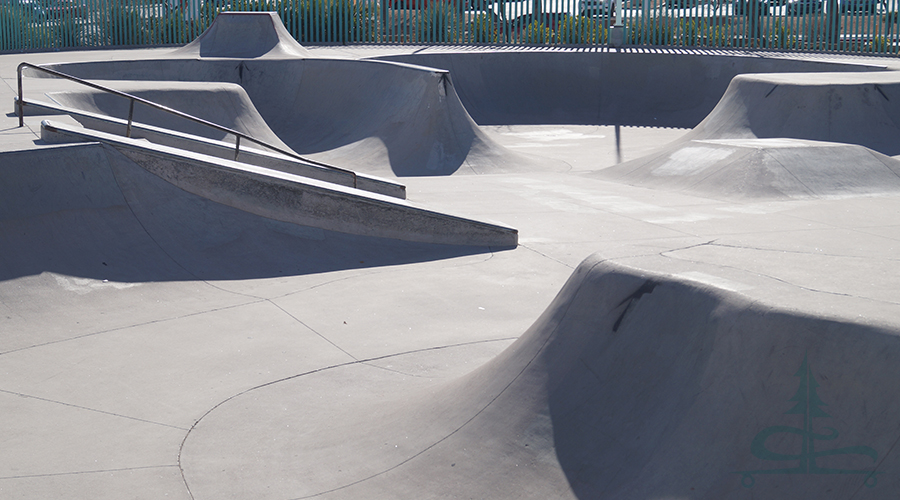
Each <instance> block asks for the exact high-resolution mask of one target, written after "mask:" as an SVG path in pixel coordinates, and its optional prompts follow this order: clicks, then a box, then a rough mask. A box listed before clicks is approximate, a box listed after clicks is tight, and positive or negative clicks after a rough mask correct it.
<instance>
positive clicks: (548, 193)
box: [0, 48, 900, 499]
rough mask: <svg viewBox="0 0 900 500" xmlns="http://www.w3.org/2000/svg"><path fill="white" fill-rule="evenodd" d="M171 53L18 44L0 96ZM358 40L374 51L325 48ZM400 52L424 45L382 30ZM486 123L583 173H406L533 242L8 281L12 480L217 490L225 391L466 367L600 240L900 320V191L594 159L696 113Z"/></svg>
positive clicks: (659, 263)
mask: <svg viewBox="0 0 900 500" xmlns="http://www.w3.org/2000/svg"><path fill="white" fill-rule="evenodd" d="M168 50H169V49H149V50H133V51H95V52H56V53H39V54H24V55H22V54H9V55H3V56H0V77H2V78H3V81H4V83H5V85H4V86H2V88H0V99H3V100H5V102H7V103H8V104H7V109H11V108H12V99H13V96H14V94H15V90H14V89H15V67H16V64H18V63H19V62H21V61H29V62H34V63H46V62H55V61H62V60H69V61H72V60H79V59H84V58H90V59H104V60H107V59H108V60H114V59H116V58H119V57H128V58H134V57H142V56H148V57H149V56H158V55H160V54H164V53H166V52H167V51H168ZM348 50H349V51H350V52H352V53H353V54H355V55H359V54H360V53H367V51H366V49H364V48H355V49H343V48H339V49H329V48H313V49H312V51H313V53H314V54H333V53H335V52H338V53H340V52H342V51H348ZM386 50H402V49H398V48H374V49H371V51H372V52H377V51H386ZM39 85H51V84H49V83H47V82H40V84H39ZM30 88H31V87H30V83H29V86H28V87H26V89H30ZM26 92H28V90H26ZM40 120H41V117H28V119H27V120H26V128H24V129H22V128H18V127H17V123H16V118H15V117H14V116H13V115H12V114H7V115H4V116H2V117H0V147H2V148H3V150H5V151H11V150H21V149H29V148H41V147H45V146H42V145H41V143H40V141H39V140H38V135H39V128H40V127H39V123H40ZM485 129H486V130H487V131H488V132H489V133H490V134H491V135H492V136H493V137H494V138H495V139H496V140H497V141H498V142H499V143H501V144H503V145H505V146H507V147H509V148H510V149H514V150H516V151H519V152H525V153H530V154H535V155H540V156H546V157H551V158H557V159H563V160H565V161H567V162H568V163H569V164H570V165H571V170H570V171H568V172H564V173H559V172H555V173H554V172H548V173H529V174H522V175H515V174H504V175H482V176H476V175H466V176H451V177H442V178H424V177H418V178H404V179H403V182H405V183H406V184H407V189H408V196H409V199H410V200H412V201H415V202H417V203H421V204H423V205H427V206H430V207H433V208H435V209H442V210H448V211H452V212H453V213H458V214H462V215H466V216H471V217H474V218H479V219H489V220H496V221H498V222H502V223H505V224H509V225H512V226H513V227H516V228H518V229H519V235H520V244H519V247H518V248H516V249H514V250H507V251H499V252H493V253H476V254H471V255H459V256H455V257H450V258H437V259H432V258H428V257H427V256H423V257H422V258H421V259H415V258H411V259H409V260H410V261H409V262H407V263H402V264H394V265H385V266H371V267H369V266H368V265H367V264H366V263H365V262H359V263H354V265H353V266H350V265H349V262H348V265H347V267H346V268H345V269H338V270H330V271H327V272H313V273H309V274H299V275H281V276H268V277H260V278H250V279H227V278H226V279H204V280H171V281H147V282H114V281H107V280H104V279H99V277H96V276H77V275H66V274H64V273H61V272H58V271H57V270H56V269H55V268H54V266H53V264H52V263H48V264H47V267H46V270H43V271H42V272H39V273H38V272H35V273H31V274H27V275H21V276H16V277H14V278H12V279H7V280H5V281H2V282H0V445H2V449H3V453H2V454H0V498H4V499H38V498H72V499H75V498H93V499H123V498H177V499H190V498H198V499H199V498H212V497H210V496H204V495H203V492H204V491H206V490H204V488H206V487H208V485H207V484H206V483H207V482H208V481H209V480H210V479H211V478H204V477H201V476H198V474H199V472H197V470H191V469H190V468H189V467H186V465H185V464H184V463H183V460H182V453H183V450H184V447H185V444H186V443H190V442H191V435H192V433H194V432H196V431H197V429H198V428H201V426H202V424H203V422H204V419H205V418H208V417H209V415H212V414H214V413H215V412H216V411H217V408H219V407H220V405H222V404H223V403H224V402H226V401H228V400H230V399H232V398H234V397H236V396H238V395H241V394H245V393H247V391H250V390H251V389H253V388H257V387H260V386H263V385H266V384H273V383H276V382H278V381H281V380H287V379H292V380H296V379H298V378H301V377H304V376H309V377H310V383H309V384H306V386H305V387H304V390H305V391H307V392H306V393H305V394H304V396H303V397H304V398H308V400H309V401H310V402H311V404H312V403H313V402H315V404H323V403H322V402H323V401H330V402H331V404H333V405H342V406H344V407H350V408H352V406H353V404H354V400H355V399H359V398H362V399H371V398H372V397H383V398H398V397H402V395H403V393H404V392H405V391H408V390H414V389H415V390H420V389H422V388H423V387H424V388H427V387H428V386H429V384H436V383H438V382H440V381H444V380H448V379H451V378H454V377H458V376H460V375H462V374H464V373H467V372H469V371H471V370H472V369H474V368H475V367H477V366H479V365H481V364H482V363H484V362H485V361H487V360H489V359H491V358H492V357H493V356H495V355H497V354H498V353H500V352H501V351H503V349H504V348H506V347H507V346H509V345H510V344H511V342H512V341H513V340H514V339H516V338H517V337H518V336H519V335H521V334H522V333H523V332H524V331H525V330H526V329H527V328H528V326H529V325H530V324H531V323H532V322H534V321H535V320H536V319H537V318H538V316H539V315H540V314H541V312H542V311H543V310H544V309H545V308H546V307H547V305H548V304H549V303H550V301H551V300H552V298H553V297H554V296H555V294H556V293H557V292H558V291H559V289H560V287H561V286H562V285H563V283H564V282H565V281H566V279H567V278H568V277H569V275H570V274H571V273H572V271H573V270H574V269H575V267H576V266H577V265H578V264H579V262H581V261H582V260H584V259H585V258H586V257H588V256H589V255H591V254H593V253H595V252H599V254H600V255H601V256H602V257H603V258H605V259H608V260H610V261H612V262H616V263H618V264H622V265H626V266H632V267H634V268H638V269H646V270H650V271H655V272H662V273H666V274H671V275H675V276H678V277H681V278H685V279H689V280H693V281H697V282H700V283H704V284H708V285H710V286H713V287H719V288H724V289H727V290H732V291H737V292H739V293H741V294H744V295H745V296H746V297H748V298H749V299H751V300H753V301H758V302H761V303H765V304H772V305H777V306H778V307H780V308H785V309H788V310H794V311H799V312H801V313H803V314H809V315H815V316H823V317H834V318H840V319H842V320H849V321H855V322H859V323H863V324H871V325H879V326H887V327H889V328H893V329H895V330H896V329H897V328H898V327H900V299H898V294H897V292H898V290H900V273H897V272H896V269H897V264H898V262H897V260H898V258H897V255H898V252H897V248H898V246H900V195H898V194H887V195H881V196H868V197H855V198H833V199H814V200H797V201H778V202H765V201H763V202H739V203H731V202H723V201H720V200H711V199H705V198H699V197H696V196H690V195H684V194H679V193H672V192H664V191H655V190H649V189H640V188H634V187H628V186H622V185H618V184H614V183H611V182H604V181H600V180H597V179H593V178H587V177H584V176H581V175H579V174H580V173H581V172H587V171H591V170H595V169H598V168H602V167H605V166H609V165H612V164H615V163H616V162H617V160H618V159H632V158H636V157H638V156H640V155H643V154H644V153H646V152H648V151H651V150H653V149H654V148H656V147H658V146H660V145H662V144H665V143H666V142H668V141H670V140H673V139H675V138H677V137H679V136H680V135H681V134H683V133H684V132H686V131H685V130H677V129H652V128H632V127H623V128H622V129H621V130H619V131H618V135H619V150H618V151H617V148H616V132H617V131H616V130H615V129H614V128H613V127H602V126H551V125H546V126H495V127H486V128H485ZM25 188H26V187H25V186H23V189H25ZM3 234H4V233H3V232H0V236H2V235H3ZM86 238H89V235H86ZM2 247H3V245H2V243H0V248H2ZM57 251H58V252H65V251H66V250H65V249H58V250H57ZM357 264H358V265H357ZM11 272H12V274H15V273H16V270H15V269H13V270H11ZM313 374H317V377H320V378H314V377H312V375H313ZM328 374H331V375H329V376H325V375H328ZM329 377H330V378H329ZM314 380H321V383H313V381H314ZM373 395H374V396H373ZM244 424H246V427H244V428H240V429H233V431H234V432H240V433H242V434H253V433H260V436H261V439H262V436H263V435H265V437H266V439H273V440H276V439H278V438H279V433H290V432H291V430H290V429H287V428H283V429H264V430H263V429H257V428H255V427H254V426H253V423H252V422H245V423H244ZM263 431H265V432H263ZM205 439H213V440H216V439H218V440H221V441H225V442H227V441H228V440H229V436H227V435H219V436H212V437H210V436H205ZM251 458H252V457H251ZM232 465H235V466H239V465H240V464H232ZM279 481H280V478H279V472H278V471H274V470H273V471H271V475H270V476H266V475H265V473H263V474H262V476H259V475H257V476H254V477H252V478H247V480H246V484H247V490H246V491H243V492H232V496H233V497H234V498H268V496H267V495H266V494H264V493H261V492H260V491H262V490H255V489H254V488H255V487H259V488H264V486H265V485H270V486H272V485H278V484H279ZM198 485H199V486H198ZM275 489H277V488H275ZM282 493H283V492H282ZM298 496H299V495H298ZM272 497H277V498H290V497H291V496H290V494H285V496H278V495H273V496H272Z"/></svg>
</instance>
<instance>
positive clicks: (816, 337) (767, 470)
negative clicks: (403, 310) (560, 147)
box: [181, 257, 900, 500]
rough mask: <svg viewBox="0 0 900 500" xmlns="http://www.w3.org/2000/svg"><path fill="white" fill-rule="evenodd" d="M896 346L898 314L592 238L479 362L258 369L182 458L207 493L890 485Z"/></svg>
mask: <svg viewBox="0 0 900 500" xmlns="http://www.w3.org/2000/svg"><path fill="white" fill-rule="evenodd" d="M898 361H900V340H898V338H897V332H896V331H890V330H884V329H880V328H878V327H873V326H869V325H865V324H857V323H852V322H849V321H847V320H843V319H818V318H811V317H808V316H805V315H803V314H802V313H798V312H796V311H789V310H779V309H777V308H774V307H771V306H767V305H764V304H760V303H758V302H751V301H749V300H746V299H744V298H743V297H742V296H739V295H736V294H734V293H732V292H725V291H722V290H719V289H714V288H711V287H709V286H708V285H703V284H699V283H696V282H691V281H686V280H683V279H680V278H679V279H677V278H673V277H671V276H665V275H650V274H645V273H643V272H640V271H637V270H634V269H630V268H624V267H619V266H615V265H611V264H608V263H606V262H603V261H602V260H601V259H600V258H598V257H591V258H589V259H587V260H586V261H584V262H583V263H582V264H581V266H579V268H578V269H577V270H576V272H575V273H574V274H573V275H572V277H571V278H570V279H569V281H568V283H567V284H566V285H565V286H564V287H563V289H562V290H561V292H560V293H559V295H558V296H557V297H556V299H555V300H554V301H553V303H552V304H551V305H550V306H549V307H548V309H547V310H546V311H545V312H544V314H543V315H542V316H541V317H540V318H539V319H538V320H537V321H536V322H535V324H534V325H533V326H532V327H531V328H530V329H529V330H528V331H527V332H526V333H525V334H523V335H522V337H521V338H520V339H519V340H518V341H516V342H515V343H514V344H513V345H512V346H511V347H510V348H508V349H507V350H506V351H504V352H503V353H502V354H501V355H499V356H498V357H497V358H495V359H494V360H492V361H491V362H489V363H488V364H486V365H483V366H482V367H480V368H479V369H477V370H475V371H474V372H471V373H470V374H469V375H466V376H464V377H462V378H460V379H457V380H454V381H452V382H449V383H444V384H442V385H436V384H434V383H431V384H430V385H429V384H428V383H425V382H416V381H415V380H413V381H411V380H409V378H408V377H400V376H397V375H396V372H395V373H394V378H393V379H391V378H390V377H389V375H388V373H389V372H388V371H386V370H377V369H370V370H368V371H367V372H366V371H365V370H366V366H365V365H366V364H365V363H360V364H350V365H342V366H337V367H333V368H331V369H329V370H324V371H321V372H317V373H311V374H306V375H303V376H298V377H294V378H291V379H287V380H282V381H280V382H276V383H272V384H267V385H265V386H261V387H257V388H255V389H252V390H248V391H246V392H244V393H241V394H239V395H236V396H234V397H233V398H231V399H229V400H227V401H225V402H223V403H222V404H220V405H218V406H217V407H216V408H215V409H213V410H212V411H210V413H208V414H207V415H206V416H205V417H204V418H203V419H201V420H200V421H199V422H198V423H197V424H196V425H195V427H194V428H193V429H192V431H191V433H190V434H189V435H188V437H187V439H186V440H185V442H184V445H183V448H182V453H181V467H182V470H183V472H184V477H185V480H186V483H187V485H188V487H189V488H190V490H191V492H192V494H193V495H194V498H197V499H206V498H261V499H262V498H328V499H344V498H346V499H350V498H370V499H381V498H414V497H415V498H510V499H511V498H572V499H574V498H582V499H584V498H617V499H634V500H639V499H640V500H646V499H658V498H691V499H709V500H719V499H722V498H751V497H752V498H796V499H821V498H851V497H854V495H860V497H861V498H862V497H863V496H862V495H864V498H893V495H895V493H896V491H897V488H898V487H900V475H898V472H900V454H898V452H897V450H896V447H895V444H896V443H897V441H898V440H900V425H898V423H897V419H896V415H897V413H898V411H900V400H898V399H897V398H895V397H894V395H895V394H896V393H897V391H898V390H900V387H898V384H900V383H898V380H900V363H898ZM377 373H380V374H381V376H378V375H377ZM373 379H377V383H373V382H372V380H373ZM350 387H352V389H351V388H350ZM411 387H412V388H414V389H415V390H414V389H411ZM273 477H277V481H276V480H273V479H272V478H273Z"/></svg>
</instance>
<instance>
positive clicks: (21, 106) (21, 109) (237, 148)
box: [16, 62, 358, 188]
mask: <svg viewBox="0 0 900 500" xmlns="http://www.w3.org/2000/svg"><path fill="white" fill-rule="evenodd" d="M25 68H29V69H33V70H36V71H41V72H44V73H47V74H49V75H52V76H55V77H57V78H62V79H64V80H69V81H71V82H75V83H78V84H81V85H84V86H86V87H90V88H92V89H96V90H100V91H103V92H107V93H109V94H113V95H117V96H120V97H123V98H125V99H128V100H129V106H128V125H127V126H126V128H125V137H131V125H132V123H133V118H134V104H135V103H136V102H137V103H140V104H143V105H145V106H149V107H151V108H154V109H158V110H160V111H164V112H166V113H169V114H172V115H175V116H178V117H181V118H184V119H186V120H190V121H193V122H196V123H200V124H202V125H205V126H207V127H210V128H213V129H215V130H218V131H220V132H225V133H227V134H231V135H233V136H235V141H234V159H235V161H237V159H238V155H240V152H241V139H244V140H246V141H249V142H252V143H254V144H257V145H260V146H262V147H264V148H267V149H270V150H272V151H275V152H276V153H280V154H283V155H285V156H287V157H290V158H293V159H295V160H299V161H302V162H304V163H308V164H311V165H315V166H317V167H322V168H327V169H330V170H334V171H337V172H342V173H345V174H347V175H350V176H352V177H353V187H354V188H355V187H358V186H357V177H356V172H354V171H352V170H348V169H345V168H341V167H336V166H334V165H329V164H327V163H322V162H318V161H315V160H311V159H309V158H306V157H304V156H301V155H298V154H297V153H294V152H293V151H288V150H286V149H283V148H280V147H278V146H275V145H272V144H269V143H267V142H265V141H262V140H260V139H256V138H254V137H252V136H250V135H247V134H245V133H243V132H238V131H237V130H234V129H230V128H228V127H223V126H222V125H219V124H216V123H213V122H211V121H207V120H204V119H202V118H198V117H196V116H193V115H190V114H187V113H184V112H182V111H178V110H177V109H172V108H170V107H168V106H163V105H162V104H157V103H155V102H153V101H149V100H147V99H143V98H141V97H138V96H135V95H131V94H129V93H127V92H122V91H119V90H116V89H112V88H109V87H106V86H103V85H100V84H98V83H93V82H89V81H87V80H83V79H81V78H78V77H76V76H72V75H67V74H65V73H61V72H59V71H56V70H53V69H50V68H45V67H43V66H38V65H36V64H31V63H28V62H22V63H20V64H19V66H18V68H17V69H16V73H17V77H18V91H19V100H18V102H17V104H16V106H17V108H16V109H17V112H18V115H19V126H20V127H24V126H25V99H24V93H23V85H22V76H23V74H22V72H23V70H24V69H25Z"/></svg>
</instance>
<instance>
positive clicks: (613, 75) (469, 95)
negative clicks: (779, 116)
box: [376, 49, 887, 128]
mask: <svg viewBox="0 0 900 500" xmlns="http://www.w3.org/2000/svg"><path fill="white" fill-rule="evenodd" d="M376 59H378V60H388V61H399V62H406V63H412V64H421V65H425V66H430V67H434V68H441V69H446V70H449V71H450V72H451V74H452V75H453V81H454V83H455V84H456V86H457V93H458V94H459V98H460V100H461V101H462V103H463V105H464V106H465V108H466V109H467V110H468V111H469V114H470V115H471V116H472V118H473V119H474V120H475V122H477V123H478V124H479V125H509V124H543V125H546V124H554V123H555V124H585V125H633V126H650V127H679V128H690V127H694V126H695V125H697V124H698V123H699V122H700V121H701V120H703V118H704V117H705V116H707V115H708V114H709V113H710V111H712V109H713V108H714V107H715V106H716V103H717V102H718V101H719V98H720V97H721V96H722V95H723V94H724V93H725V91H726V89H727V88H728V85H729V83H730V82H731V80H732V78H734V77H735V76H737V75H739V74H747V73H797V72H804V73H805V72H879V71H884V70H886V69H887V68H886V66H884V65H877V64H855V63H848V62H837V61H827V60H813V59H803V58H799V57H779V56H777V55H773V54H766V53H762V54H760V53H752V52H739V51H734V52H731V53H729V52H727V51H720V52H716V53H715V54H710V53H709V52H708V51H693V52H692V51H690V50H683V51H682V50H679V51H664V50H659V51H653V50H640V49H637V50H635V51H615V52H605V51H569V52H567V51H540V50H503V51H498V50H467V51H453V50H440V49H436V50H430V51H422V52H417V53H415V54H397V55H389V56H378V57H377V58H376Z"/></svg>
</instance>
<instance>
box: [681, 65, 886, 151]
mask: <svg viewBox="0 0 900 500" xmlns="http://www.w3.org/2000/svg"><path fill="white" fill-rule="evenodd" d="M689 137H690V138H691V139H747V138H760V139H763V138H766V139H768V138H778V137H786V138H792V139H809V140H814V141H825V142H840V143H846V144H858V145H860V146H865V147H867V148H869V149H872V150H875V151H878V152H880V153H883V154H886V155H888V156H894V155H898V154H900V140H898V139H900V76H898V75H897V73H896V72H881V73H812V74H810V73H806V74H799V73H787V74H763V75H738V76H736V77H735V78H734V79H733V80H732V81H731V85H729V87H728V90H727V91H726V92H725V95H723V96H722V99H721V100H720V101H719V103H718V104H717V105H716V107H715V109H713V110H712V112H711V113H710V114H709V116H707V117H706V118H705V119H704V120H703V121H702V122H700V124H699V125H697V127H695V128H694V130H693V131H692V133H691V134H690V136H689Z"/></svg>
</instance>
